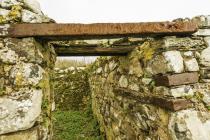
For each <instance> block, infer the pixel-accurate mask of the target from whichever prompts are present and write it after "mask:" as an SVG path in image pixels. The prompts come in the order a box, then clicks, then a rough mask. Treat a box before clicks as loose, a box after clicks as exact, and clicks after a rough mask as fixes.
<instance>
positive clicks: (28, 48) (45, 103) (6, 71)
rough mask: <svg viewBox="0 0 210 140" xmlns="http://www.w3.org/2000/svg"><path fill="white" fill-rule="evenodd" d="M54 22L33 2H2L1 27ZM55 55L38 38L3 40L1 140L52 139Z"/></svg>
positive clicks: (0, 44)
mask: <svg viewBox="0 0 210 140" xmlns="http://www.w3.org/2000/svg"><path fill="white" fill-rule="evenodd" d="M51 21H52V20H51V19H49V18H48V17H46V16H45V15H43V14H42V12H41V10H40V7H39V4H38V3H37V2H35V1H31V0H0V24H13V23H20V22H21V23H43V22H51ZM54 62H55V52H54V49H53V48H52V47H50V46H47V44H46V43H44V42H39V41H37V40H35V39H34V38H22V39H17V38H0V139H1V140H47V139H51V136H52V134H51V133H52V132H51V127H52V126H51V104H52V103H53V90H52V83H51V77H52V74H53V68H54Z"/></svg>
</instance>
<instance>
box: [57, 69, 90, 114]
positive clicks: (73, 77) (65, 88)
mask: <svg viewBox="0 0 210 140" xmlns="http://www.w3.org/2000/svg"><path fill="white" fill-rule="evenodd" d="M53 79H54V80H53V81H54V100H55V109H56V110H62V111H68V110H85V109H86V108H87V107H89V104H90V102H91V101H90V87H89V82H88V72H87V71H86V70H85V67H68V68H65V69H61V68H55V76H54V78H53Z"/></svg>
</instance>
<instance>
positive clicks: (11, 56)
mask: <svg viewBox="0 0 210 140" xmlns="http://www.w3.org/2000/svg"><path fill="white" fill-rule="evenodd" d="M17 58H18V56H17V54H16V53H15V51H12V50H9V49H8V48H4V49H1V50H0V61H1V62H3V63H6V64H15V63H16V62H17Z"/></svg>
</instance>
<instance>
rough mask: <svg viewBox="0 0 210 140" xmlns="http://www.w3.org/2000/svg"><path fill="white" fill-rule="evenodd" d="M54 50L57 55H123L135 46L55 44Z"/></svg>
mask: <svg viewBox="0 0 210 140" xmlns="http://www.w3.org/2000/svg"><path fill="white" fill-rule="evenodd" d="M54 48H55V52H56V53H57V55H58V56H124V55H127V54H128V53H129V52H131V51H132V50H133V49H134V48H135V47H115V48H103V47H90V46H88V47H85V46H83V47H68V46H58V45H55V46H54Z"/></svg>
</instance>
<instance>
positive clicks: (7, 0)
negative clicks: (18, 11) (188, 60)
mask: <svg viewBox="0 0 210 140" xmlns="http://www.w3.org/2000/svg"><path fill="white" fill-rule="evenodd" d="M22 4H23V3H21V2H20V1H17V0H1V1H0V6H1V7H3V8H11V7H12V6H13V5H22Z"/></svg>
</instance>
